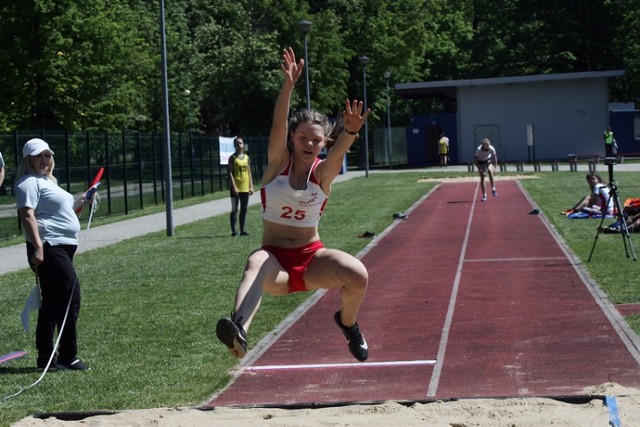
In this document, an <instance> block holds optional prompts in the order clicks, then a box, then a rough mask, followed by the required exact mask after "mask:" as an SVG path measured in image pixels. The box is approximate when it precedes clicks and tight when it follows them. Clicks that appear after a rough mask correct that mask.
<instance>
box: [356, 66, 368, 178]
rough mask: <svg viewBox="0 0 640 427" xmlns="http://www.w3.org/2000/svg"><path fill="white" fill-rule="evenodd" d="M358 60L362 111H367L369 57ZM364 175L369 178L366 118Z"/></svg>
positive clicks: (365, 124) (366, 122) (366, 126)
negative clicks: (360, 70)
mask: <svg viewBox="0 0 640 427" xmlns="http://www.w3.org/2000/svg"><path fill="white" fill-rule="evenodd" d="M358 60H359V61H360V64H362V88H363V94H364V99H363V102H364V111H367V64H368V63H369V57H368V56H361V57H360V58H358ZM364 176H365V178H369V126H368V120H367V119H365V120H364Z"/></svg>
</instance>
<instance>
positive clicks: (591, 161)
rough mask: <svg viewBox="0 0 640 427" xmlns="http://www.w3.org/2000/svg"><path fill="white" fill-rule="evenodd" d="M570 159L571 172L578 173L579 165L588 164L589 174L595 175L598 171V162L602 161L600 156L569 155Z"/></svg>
mask: <svg viewBox="0 0 640 427" xmlns="http://www.w3.org/2000/svg"><path fill="white" fill-rule="evenodd" d="M568 157H569V170H570V171H571V172H577V171H578V163H580V162H587V164H588V165H589V172H591V173H593V172H595V171H596V165H597V164H598V160H600V155H598V154H568Z"/></svg>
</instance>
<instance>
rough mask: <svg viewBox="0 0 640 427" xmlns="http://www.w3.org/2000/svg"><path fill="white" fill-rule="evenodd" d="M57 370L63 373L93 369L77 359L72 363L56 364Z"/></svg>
mask: <svg viewBox="0 0 640 427" xmlns="http://www.w3.org/2000/svg"><path fill="white" fill-rule="evenodd" d="M56 368H58V369H60V370H61V371H90V370H91V368H90V367H88V366H87V365H85V364H84V362H83V361H82V360H80V359H78V358H77V357H76V358H75V359H73V360H72V361H70V362H66V363H65V362H60V361H58V363H57V364H56Z"/></svg>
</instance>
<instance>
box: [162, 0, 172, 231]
mask: <svg viewBox="0 0 640 427" xmlns="http://www.w3.org/2000/svg"><path fill="white" fill-rule="evenodd" d="M160 41H161V49H162V98H163V105H162V121H163V125H164V142H165V143H164V164H163V170H164V179H165V211H166V217H167V236H168V237H173V178H172V176H171V132H170V130H169V84H168V78H167V39H166V32H165V24H164V0H160Z"/></svg>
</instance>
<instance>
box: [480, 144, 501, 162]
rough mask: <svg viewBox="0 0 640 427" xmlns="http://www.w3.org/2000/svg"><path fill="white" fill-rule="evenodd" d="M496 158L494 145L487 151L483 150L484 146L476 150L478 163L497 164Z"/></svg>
mask: <svg viewBox="0 0 640 427" xmlns="http://www.w3.org/2000/svg"><path fill="white" fill-rule="evenodd" d="M496 157H497V156H496V149H495V148H493V145H490V146H489V149H488V150H487V151H484V150H483V149H482V144H480V145H478V148H476V161H478V162H490V163H495V162H496Z"/></svg>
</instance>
